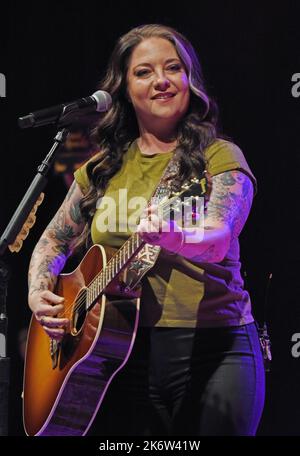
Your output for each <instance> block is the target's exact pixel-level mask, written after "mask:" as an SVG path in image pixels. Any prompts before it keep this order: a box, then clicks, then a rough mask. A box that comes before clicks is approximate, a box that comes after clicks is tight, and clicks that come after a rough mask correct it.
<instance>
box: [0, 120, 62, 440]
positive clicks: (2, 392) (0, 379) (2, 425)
mask: <svg viewBox="0 0 300 456" xmlns="http://www.w3.org/2000/svg"><path fill="white" fill-rule="evenodd" d="M57 125H58V126H59V128H61V127H63V128H62V129H61V130H60V131H58V132H57V134H56V136H55V141H54V144H53V146H52V148H51V149H50V151H49V153H48V154H47V156H46V157H45V159H44V160H43V161H42V163H41V165H40V166H39V167H38V169H37V170H38V172H37V174H36V176H35V177H34V179H33V181H32V182H31V184H30V186H29V188H28V190H27V192H26V193H25V195H24V197H23V199H22V201H21V202H20V204H19V206H18V207H17V209H16V211H15V213H14V215H13V216H12V218H11V220H10V222H9V224H8V225H7V227H6V229H5V231H4V233H3V234H2V236H1V238H0V258H1V256H3V254H4V253H5V251H6V249H7V247H8V246H9V245H10V244H13V242H14V241H15V239H16V237H17V235H18V234H19V232H20V231H21V229H22V227H23V225H24V223H25V221H26V220H27V217H28V215H29V214H30V212H31V210H32V209H33V207H34V205H35V203H36V201H37V199H38V197H39V195H40V193H41V191H42V190H43V189H44V188H45V186H46V184H47V182H48V179H47V177H46V176H47V174H48V171H49V169H50V167H51V165H52V163H53V161H54V158H55V153H56V151H57V149H58V147H59V146H60V145H61V144H62V143H63V142H64V141H65V138H66V136H67V134H68V130H67V128H66V125H67V122H63V121H62V118H61V119H60V122H58V124H57ZM9 276H10V271H9V268H8V266H7V265H6V264H5V263H4V261H2V260H0V436H4V435H8V434H7V432H8V393H9V363H10V360H9V358H8V357H7V352H6V345H7V344H6V341H7V322H8V320H7V314H6V296H7V286H8V280H9Z"/></svg>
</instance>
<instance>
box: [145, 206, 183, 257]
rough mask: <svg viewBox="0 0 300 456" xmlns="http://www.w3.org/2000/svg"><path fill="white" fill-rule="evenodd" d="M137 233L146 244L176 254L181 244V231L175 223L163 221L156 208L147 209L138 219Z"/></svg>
mask: <svg viewBox="0 0 300 456" xmlns="http://www.w3.org/2000/svg"><path fill="white" fill-rule="evenodd" d="M137 232H138V233H139V235H140V236H141V238H142V239H143V240H144V241H145V242H147V243H148V244H153V245H159V246H161V247H162V248H164V249H166V250H168V251H170V252H173V253H176V252H177V251H178V250H179V249H180V248H181V247H182V244H183V239H184V238H183V230H182V228H181V227H180V226H179V225H178V224H177V223H176V221H173V220H170V221H168V222H167V221H165V220H163V218H162V217H161V216H160V214H159V210H158V206H157V205H152V206H149V207H147V208H146V209H145V210H144V211H143V213H142V215H141V218H140V224H139V225H138V226H137Z"/></svg>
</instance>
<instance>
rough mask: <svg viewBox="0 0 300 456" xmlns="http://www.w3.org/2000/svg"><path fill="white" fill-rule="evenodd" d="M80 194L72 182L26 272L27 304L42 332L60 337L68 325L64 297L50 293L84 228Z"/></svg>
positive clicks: (52, 336) (75, 184) (36, 247)
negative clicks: (59, 316)
mask: <svg viewBox="0 0 300 456" xmlns="http://www.w3.org/2000/svg"><path fill="white" fill-rule="evenodd" d="M82 197H83V194H82V192H81V190H80V188H79V186H78V184H77V183H76V182H73V184H72V185H71V187H70V189H69V192H68V193H67V196H66V198H65V200H64V202H63V203H62V205H61V207H60V208H59V210H58V211H57V213H56V214H55V216H54V217H53V219H52V221H51V222H50V223H49V225H48V226H47V228H46V229H45V231H44V233H43V234H42V236H41V238H40V240H39V241H38V243H37V245H36V246H35V249H34V251H33V254H32V257H31V261H30V265H29V272H28V304H29V307H30V309H31V310H32V312H33V314H34V316H35V317H36V319H37V320H38V321H39V322H40V324H41V325H42V326H43V328H44V330H45V332H46V333H47V334H48V335H49V336H50V337H51V338H52V339H57V340H60V339H61V338H62V337H63V335H64V333H65V330H66V328H68V326H69V321H68V319H67V318H57V315H58V314H59V313H60V312H62V311H63V309H64V306H63V301H64V298H63V297H61V296H58V295H56V294H54V293H53V291H52V290H53V289H54V286H55V283H56V278H57V276H58V274H59V273H60V272H61V270H62V268H63V267H64V264H65V262H66V260H67V258H68V256H70V254H71V253H72V246H73V244H74V241H75V240H76V238H77V237H78V236H79V235H80V233H81V232H82V230H83V227H84V222H83V220H82V218H81V214H80V209H79V203H80V200H81V198H82Z"/></svg>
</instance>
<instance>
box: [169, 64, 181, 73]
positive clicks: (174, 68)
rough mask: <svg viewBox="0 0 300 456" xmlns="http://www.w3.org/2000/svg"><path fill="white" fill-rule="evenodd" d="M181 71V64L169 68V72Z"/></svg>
mask: <svg viewBox="0 0 300 456" xmlns="http://www.w3.org/2000/svg"><path fill="white" fill-rule="evenodd" d="M180 69H181V65H180V64H179V63H177V64H175V65H171V66H169V67H168V70H171V71H179V70H180Z"/></svg>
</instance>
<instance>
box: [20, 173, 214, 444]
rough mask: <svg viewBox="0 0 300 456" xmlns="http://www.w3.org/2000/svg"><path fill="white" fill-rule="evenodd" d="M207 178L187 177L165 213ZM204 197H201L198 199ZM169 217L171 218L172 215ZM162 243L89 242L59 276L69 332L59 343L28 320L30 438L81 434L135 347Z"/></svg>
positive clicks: (188, 199) (176, 209)
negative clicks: (146, 286)
mask: <svg viewBox="0 0 300 456" xmlns="http://www.w3.org/2000/svg"><path fill="white" fill-rule="evenodd" d="M206 191H207V177H206V175H204V177H203V178H202V179H201V180H197V179H192V180H191V181H189V183H187V184H185V185H184V186H183V187H182V188H181V191H180V192H178V193H177V194H172V195H171V197H170V198H168V199H167V200H166V201H164V202H163V201H162V202H161V203H160V205H159V206H160V209H161V211H162V215H163V216H164V217H165V216H166V215H167V216H169V215H168V214H169V211H170V207H172V211H173V214H175V215H176V214H180V216H181V214H182V207H184V208H188V207H190V208H191V207H192V206H193V204H194V203H195V200H197V199H199V197H202V196H204V195H205V194H206ZM200 200H202V201H203V199H201V198H200V199H199V201H200ZM173 216H174V215H173ZM159 251H160V247H158V246H151V245H149V244H146V243H145V242H144V241H143V240H142V239H141V237H140V236H139V234H138V233H134V234H132V235H131V236H130V237H129V239H128V240H127V241H126V242H125V243H124V244H123V245H122V247H121V248H120V249H119V250H116V249H112V248H108V247H104V246H102V245H98V244H95V245H93V246H92V247H91V248H90V249H89V250H88V252H87V253H86V254H85V256H84V258H83V259H82V261H81V262H80V264H79V265H78V267H77V268H76V269H75V270H74V271H73V272H71V273H62V274H60V275H59V276H58V278H57V285H56V288H55V290H54V292H55V293H56V294H58V295H60V296H63V297H64V299H65V301H64V311H63V312H62V313H61V314H59V315H58V316H59V317H62V316H63V317H67V318H68V319H69V320H70V323H71V324H70V329H69V330H68V332H67V333H65V335H64V337H63V339H62V340H61V341H60V342H57V341H56V340H54V339H51V338H49V336H48V335H47V334H46V333H45V331H44V330H43V328H42V326H41V325H40V323H39V322H38V321H37V320H36V318H35V317H34V316H32V318H31V322H30V326H29V332H28V338H27V347H26V356H25V368H24V389H23V420H24V428H25V431H26V433H27V434H28V435H31V436H32V435H41V436H66V435H67V436H80V435H85V434H86V433H87V431H88V429H89V427H90V426H91V424H92V422H93V419H94V417H95V415H96V413H97V411H98V410H99V407H100V405H101V402H102V401H103V399H104V396H105V393H106V391H107V389H108V387H109V385H110V383H111V382H112V380H113V378H114V376H115V375H116V374H117V372H118V371H119V370H120V369H122V367H123V366H124V365H125V364H126V362H127V360H128V358H129V356H130V353H131V351H132V347H133V344H134V340H135V336H136V332H137V327H138V320H139V310H140V297H141V290H142V287H141V278H142V277H143V275H144V274H145V273H146V272H147V271H148V270H149V269H150V268H151V267H153V265H154V263H155V259H156V258H157V256H158V253H159Z"/></svg>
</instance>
